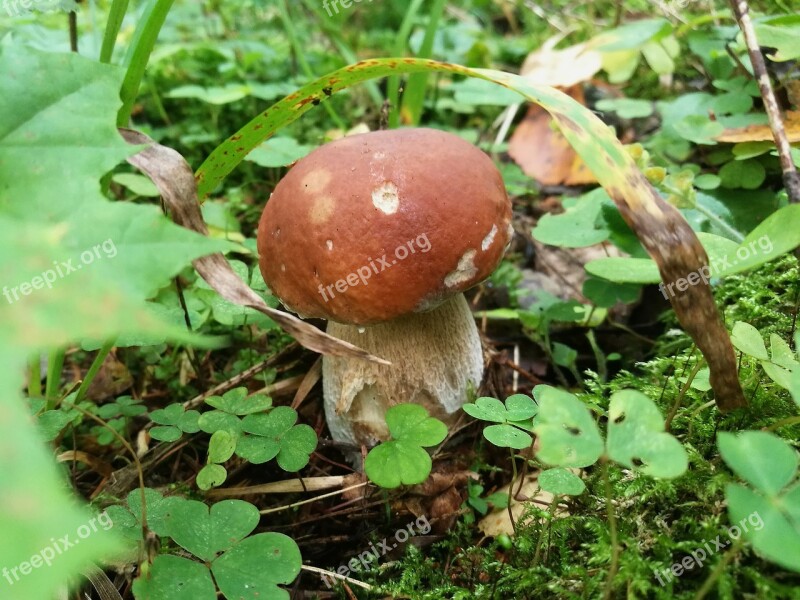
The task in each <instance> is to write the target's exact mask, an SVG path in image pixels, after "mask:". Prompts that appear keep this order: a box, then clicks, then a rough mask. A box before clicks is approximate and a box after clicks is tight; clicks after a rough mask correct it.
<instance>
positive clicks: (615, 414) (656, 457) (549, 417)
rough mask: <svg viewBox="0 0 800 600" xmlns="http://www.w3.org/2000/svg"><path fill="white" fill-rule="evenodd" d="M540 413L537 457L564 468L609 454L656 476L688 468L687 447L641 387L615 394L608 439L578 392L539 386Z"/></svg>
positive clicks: (675, 474)
mask: <svg viewBox="0 0 800 600" xmlns="http://www.w3.org/2000/svg"><path fill="white" fill-rule="evenodd" d="M533 394H534V397H535V398H536V399H537V400H538V401H539V414H538V416H537V419H536V423H535V424H534V427H533V430H534V433H536V435H537V436H539V443H540V449H539V451H538V452H537V454H536V456H537V458H538V459H539V460H541V461H542V462H544V463H546V464H549V465H555V466H558V467H586V466H589V465H591V464H594V463H595V462H596V461H597V460H598V459H599V458H600V457H601V456H602V455H603V454H604V453H605V456H607V457H608V458H609V459H610V460H613V461H615V462H617V463H619V464H621V465H623V466H625V467H628V468H631V469H636V470H639V471H641V472H643V473H645V474H647V475H650V476H651V477H664V478H672V477H678V476H679V475H681V474H683V473H684V472H685V471H686V469H687V467H688V457H687V455H686V450H685V449H684V448H683V446H682V445H681V443H680V442H679V441H678V440H677V439H675V438H674V437H673V436H672V435H671V434H669V433H667V432H666V431H664V420H663V418H662V416H661V413H660V412H659V410H658V407H656V405H655V404H654V403H653V401H652V400H650V398H648V397H647V396H645V395H644V394H642V393H641V392H638V391H635V390H622V391H619V392H615V393H614V394H613V395H612V396H611V402H610V405H609V409H608V434H607V440H606V443H605V444H604V443H603V438H602V436H601V435H600V430H599V428H598V427H597V424H596V423H595V421H594V418H593V417H592V414H591V412H590V411H589V409H588V408H587V407H586V405H585V404H584V403H583V402H581V401H580V400H578V399H577V398H576V397H575V396H573V395H572V394H570V393H568V392H565V391H562V390H558V389H556V388H553V387H550V386H546V385H539V386H536V388H534V390H533Z"/></svg>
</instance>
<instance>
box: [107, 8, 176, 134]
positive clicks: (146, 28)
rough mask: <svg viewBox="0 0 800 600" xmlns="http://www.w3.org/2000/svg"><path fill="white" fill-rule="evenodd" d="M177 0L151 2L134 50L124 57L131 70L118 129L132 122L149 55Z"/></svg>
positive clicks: (128, 75) (123, 89) (124, 88)
mask: <svg viewBox="0 0 800 600" xmlns="http://www.w3.org/2000/svg"><path fill="white" fill-rule="evenodd" d="M174 1H175V0H151V2H150V4H149V5H148V7H147V10H146V11H145V13H144V15H143V17H142V20H141V21H140V23H139V27H138V28H137V29H136V33H135V34H134V36H133V40H132V41H131V47H130V49H129V50H128V55H127V56H126V58H125V64H126V66H127V68H128V71H127V73H125V79H124V80H123V82H122V90H121V91H120V96H121V98H122V108H120V109H119V113H118V115H117V126H118V127H125V126H126V125H127V124H128V121H130V118H131V111H132V110H133V103H134V102H135V101H136V96H137V95H138V94H139V87H140V86H141V85H142V78H143V77H144V71H145V69H146V68H147V63H148V61H149V60H150V53H151V52H152V51H153V48H154V47H155V45H156V40H157V39H158V34H159V33H160V32H161V28H162V27H163V26H164V21H166V19H167V14H169V11H170V9H171V8H172V4H173V2H174Z"/></svg>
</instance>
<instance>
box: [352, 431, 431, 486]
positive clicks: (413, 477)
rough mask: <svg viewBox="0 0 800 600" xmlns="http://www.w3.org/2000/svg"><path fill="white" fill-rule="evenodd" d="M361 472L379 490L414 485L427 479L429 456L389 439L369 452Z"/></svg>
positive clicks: (402, 442) (407, 444)
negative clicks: (380, 488)
mask: <svg viewBox="0 0 800 600" xmlns="http://www.w3.org/2000/svg"><path fill="white" fill-rule="evenodd" d="M364 471H365V472H366V473H367V477H369V478H370V480H371V481H372V482H374V483H375V484H376V485H379V486H381V487H382V488H388V489H392V488H396V487H398V486H400V485H416V484H418V483H422V482H423V481H425V480H426V479H427V478H428V475H429V474H430V472H431V457H430V455H429V454H428V453H427V452H426V451H425V450H423V449H422V448H420V447H419V446H418V445H415V444H412V443H408V442H404V441H397V440H390V441H388V442H383V443H382V444H379V445H378V446H376V447H375V448H373V449H372V450H370V451H369V454H367V458H366V460H365V461H364Z"/></svg>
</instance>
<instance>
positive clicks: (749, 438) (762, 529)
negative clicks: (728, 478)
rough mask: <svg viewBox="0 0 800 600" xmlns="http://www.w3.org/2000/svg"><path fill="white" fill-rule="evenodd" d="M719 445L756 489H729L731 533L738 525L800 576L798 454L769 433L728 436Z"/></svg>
mask: <svg viewBox="0 0 800 600" xmlns="http://www.w3.org/2000/svg"><path fill="white" fill-rule="evenodd" d="M717 443H718V446H719V450H720V454H721V455H722V458H723V460H725V462H726V463H727V465H728V466H729V467H730V468H731V469H732V470H733V471H734V472H735V473H736V474H737V475H738V476H739V477H741V478H742V479H744V480H745V481H746V482H747V483H749V484H750V485H751V486H752V488H750V487H747V486H744V485H741V484H738V483H729V484H728V485H727V486H726V488H725V498H726V500H727V503H728V515H729V516H730V520H731V523H732V524H733V525H732V527H731V529H733V527H737V528H738V529H739V530H740V532H741V534H742V535H743V536H744V538H745V539H747V540H748V541H749V542H750V543H751V544H752V545H753V548H754V549H755V550H756V552H758V553H759V554H761V555H763V556H764V557H765V558H768V559H769V560H771V561H772V562H774V563H776V564H778V565H781V566H782V567H785V568H787V569H792V570H794V571H797V572H800V480H798V478H797V470H798V455H797V451H796V450H795V449H794V448H792V447H791V446H790V445H789V444H788V443H787V442H786V441H785V440H783V439H781V438H779V437H778V436H776V435H774V434H772V433H768V432H766V431H744V432H742V433H740V434H739V435H734V434H732V433H727V432H723V433H720V434H719V437H718V441H717ZM753 488H754V489H753Z"/></svg>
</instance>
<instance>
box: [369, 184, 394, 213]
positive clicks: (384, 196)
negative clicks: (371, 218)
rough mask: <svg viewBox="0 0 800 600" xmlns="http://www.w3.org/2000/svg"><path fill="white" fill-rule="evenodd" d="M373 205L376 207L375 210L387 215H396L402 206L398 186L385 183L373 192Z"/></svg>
mask: <svg viewBox="0 0 800 600" xmlns="http://www.w3.org/2000/svg"><path fill="white" fill-rule="evenodd" d="M372 203H373V204H374V205H375V208H377V209H378V210H380V211H383V212H384V213H386V214H387V215H393V214H394V213H396V212H397V209H398V207H399V206H400V196H398V194H397V186H396V185H395V184H393V183H392V182H391V181H385V182H384V183H383V184H381V185H380V186H378V187H377V188H375V189H374V190H372Z"/></svg>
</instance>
